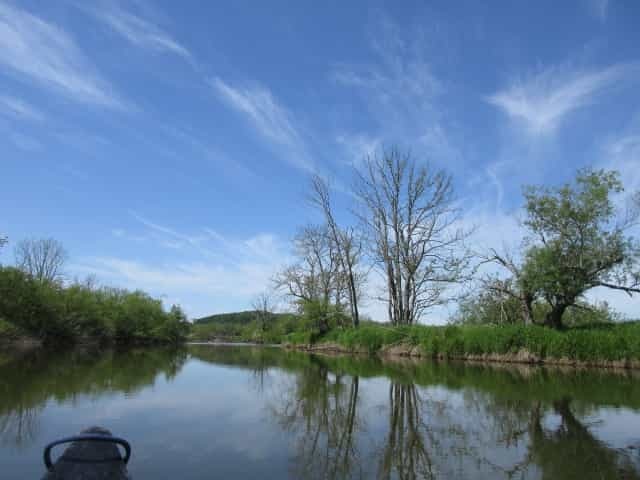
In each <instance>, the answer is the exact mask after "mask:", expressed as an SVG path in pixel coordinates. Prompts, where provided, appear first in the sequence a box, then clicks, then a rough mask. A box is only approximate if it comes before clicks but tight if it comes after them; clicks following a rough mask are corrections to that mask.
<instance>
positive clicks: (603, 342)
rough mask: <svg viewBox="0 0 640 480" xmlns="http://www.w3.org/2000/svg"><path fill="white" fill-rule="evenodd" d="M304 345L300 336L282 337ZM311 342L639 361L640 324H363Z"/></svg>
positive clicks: (434, 352)
mask: <svg viewBox="0 0 640 480" xmlns="http://www.w3.org/2000/svg"><path fill="white" fill-rule="evenodd" d="M287 340H288V341H290V342H291V343H308V340H310V339H308V338H302V337H301V336H297V337H290V338H288V339H287ZM315 342H333V343H337V344H339V345H342V346H344V347H346V348H347V349H366V350H367V351H369V352H371V353H375V352H378V351H379V350H380V349H382V348H383V347H386V346H391V345H399V344H403V345H410V346H413V347H418V348H419V349H420V350H421V351H422V353H423V354H424V355H426V356H433V357H436V356H438V357H447V358H454V357H464V356H469V355H478V356H480V355H507V354H517V353H518V352H521V351H523V350H526V351H527V352H529V353H531V354H533V355H536V356H537V357H539V358H540V359H545V358H554V359H561V358H566V359H569V360H578V361H585V362H589V361H620V360H640V322H627V323H620V324H608V325H593V326H584V327H580V328H573V329H569V330H565V331H557V330H553V329H550V328H545V327H540V326H524V325H502V326H453V325H449V326H443V327H436V326H423V325H415V326H407V327H391V326H383V325H376V326H374V325H368V326H365V327H361V328H359V329H351V328H346V329H334V330H332V331H330V332H328V333H327V334H326V335H323V336H321V337H320V338H317V339H315Z"/></svg>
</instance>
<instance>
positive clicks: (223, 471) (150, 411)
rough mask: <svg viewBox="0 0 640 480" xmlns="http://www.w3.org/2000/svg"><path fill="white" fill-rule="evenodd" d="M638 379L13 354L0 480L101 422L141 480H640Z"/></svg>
mask: <svg viewBox="0 0 640 480" xmlns="http://www.w3.org/2000/svg"><path fill="white" fill-rule="evenodd" d="M638 380H639V379H638V377H637V374H632V373H629V372H622V373H620V372H618V373H613V372H607V371H575V370H568V371H560V370H547V369H543V368H522V367H513V366H511V367H496V366H493V367H488V366H479V365H469V364H443V363H435V364H434V363H430V362H419V363H411V362H406V363H381V362H380V361H379V360H375V359H368V358H364V359H363V358H349V357H339V358H330V357H318V356H313V355H308V354H303V353H294V352H285V351H282V350H279V349H276V348H259V347H232V346H190V347H188V348H185V349H181V350H166V349H144V350H130V351H126V352H115V351H102V352H95V351H93V352H89V351H84V352H81V351H75V352H67V353H64V354H51V353H46V352H43V351H39V352H32V353H29V354H27V353H22V354H18V353H9V352H3V353H0V478H3V479H26V478H39V477H40V476H41V475H42V473H43V472H44V467H43V465H42V460H41V452H42V448H43V446H44V445H45V444H46V443H47V442H48V441H51V440H54V439H56V438H58V437H61V436H65V435H70V434H74V433H76V432H78V431H79V430H81V429H83V428H85V427H87V426H90V425H95V424H97V425H102V426H105V427H107V428H109V429H111V430H112V431H113V432H114V433H115V434H117V435H120V436H123V437H125V438H127V439H128V440H129V441H130V442H131V444H132V446H133V456H132V459H131V462H130V465H129V470H130V472H131V474H132V475H133V477H134V479H158V478H181V479H199V478H221V479H223V478H224V479H227V478H274V479H275V478H323V479H324V478H399V479H405V478H443V479H444V478H446V479H456V478H474V479H475V478H487V479H494V478H516V479H520V478H531V479H539V478H545V479H547V478H548V479H573V478H576V479H581V480H587V479H609V478H611V479H618V478H627V479H636V478H638V479H640V381H638Z"/></svg>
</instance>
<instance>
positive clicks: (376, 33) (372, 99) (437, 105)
mask: <svg viewBox="0 0 640 480" xmlns="http://www.w3.org/2000/svg"><path fill="white" fill-rule="evenodd" d="M369 33H370V42H369V45H370V48H371V51H372V52H373V53H374V60H373V61H370V60H369V61H367V62H366V63H362V62H354V61H342V62H337V63H334V65H333V66H332V68H331V70H330V72H329V79H330V80H331V81H332V82H333V83H335V84H336V85H340V86H343V87H348V88H350V89H352V90H353V91H354V92H355V93H356V94H357V97H356V98H358V97H359V98H360V100H361V101H362V103H363V104H364V106H365V108H366V109H367V110H368V112H369V114H370V116H371V119H372V120H373V121H374V122H375V124H377V128H376V131H375V132H374V133H371V131H369V132H368V133H366V134H364V133H359V134H355V135H354V134H344V133H343V134H341V135H339V136H338V138H339V139H340V138H342V139H350V140H349V141H346V142H345V141H340V140H339V143H341V144H342V146H343V147H344V148H345V150H346V153H347V154H350V153H351V152H352V151H353V150H354V146H355V147H357V146H358V144H360V146H363V147H365V148H368V147H369V146H372V145H373V144H372V143H371V142H368V143H369V145H366V142H364V143H363V142H362V141H361V140H362V139H364V138H370V139H376V140H375V142H376V143H377V145H376V147H377V148H379V147H380V145H382V144H386V143H390V144H395V143H398V142H400V143H401V144H406V145H411V146H413V148H414V153H416V154H417V155H419V156H421V157H422V156H424V157H426V158H430V159H433V160H435V161H437V162H441V163H442V164H447V165H451V164H452V163H455V162H456V161H457V160H458V159H459V154H458V149H457V148H456V146H455V144H454V142H453V140H452V139H451V136H450V131H449V129H448V128H447V125H448V121H447V118H446V114H445V112H444V110H445V109H444V108H442V105H441V102H442V101H443V99H444V96H445V95H446V93H447V85H446V83H445V82H444V81H443V80H441V79H440V78H439V77H438V75H436V73H435V68H434V66H433V62H432V59H433V58H437V56H436V55H434V52H436V44H438V43H439V42H440V40H439V38H436V37H438V35H439V34H438V35H437V34H434V33H433V32H431V31H428V30H426V29H425V28H423V27H422V26H416V27H414V28H400V26H399V25H397V24H396V23H395V22H394V21H393V20H392V19H391V18H390V17H389V16H388V15H386V14H385V13H383V12H377V14H375V15H373V16H372V20H371V22H370V26H369Z"/></svg>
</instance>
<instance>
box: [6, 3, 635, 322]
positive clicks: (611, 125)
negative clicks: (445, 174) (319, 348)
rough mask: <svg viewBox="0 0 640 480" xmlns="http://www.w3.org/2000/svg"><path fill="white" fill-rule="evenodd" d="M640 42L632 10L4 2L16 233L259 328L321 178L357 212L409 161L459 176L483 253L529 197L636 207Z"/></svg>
mask: <svg viewBox="0 0 640 480" xmlns="http://www.w3.org/2000/svg"><path fill="white" fill-rule="evenodd" d="M639 24H640V4H639V3H638V2H634V1H627V2H615V1H602V0H600V1H580V2H568V1H567V2H490V4H489V5H480V4H479V2H415V3H412V2H373V1H372V2H363V3H359V2H355V1H354V2H324V3H322V2H275V1H273V2H248V1H247V2H228V3H227V4H223V3H222V2H195V1H194V2H172V1H163V2H150V1H149V2H146V1H141V0H136V1H132V2H111V1H105V2H99V1H96V2H80V1H78V2H75V1H62V0H61V1H58V2H39V1H21V2H4V1H2V0H0V168H1V170H0V175H1V178H2V182H1V185H2V188H1V189H0V205H1V207H0V208H1V211H2V215H0V232H4V233H6V234H7V235H9V238H10V241H11V242H15V241H17V240H19V239H21V238H24V237H42V236H47V237H48V236H52V237H55V238H57V239H59V240H61V241H62V242H63V243H64V244H65V246H66V247H67V249H68V251H69V254H70V262H69V265H68V268H67V273H68V274H69V276H75V275H77V276H80V277H82V276H85V275H87V274H95V275H96V276H97V278H98V279H99V280H100V281H101V282H102V283H105V284H110V285H118V286H125V287H128V288H142V289H144V290H147V291H149V292H151V293H152V294H154V295H162V296H163V298H164V299H165V301H166V302H167V303H172V302H177V303H180V304H181V305H183V307H184V308H185V309H186V310H187V312H188V313H189V314H190V315H192V316H199V315H203V314H206V313H210V312H222V311H230V310H237V309H244V308H247V307H249V303H250V299H251V297H252V296H254V295H255V294H256V293H257V292H260V291H261V290H263V289H264V288H265V287H266V286H267V285H268V284H269V279H270V278H271V276H272V275H273V273H274V272H275V270H276V269H277V268H278V267H279V266H280V265H282V264H283V263H284V262H286V261H287V260H288V256H289V254H290V248H289V241H290V239H291V237H292V235H293V234H294V233H295V230H296V227H297V226H299V225H301V224H304V223H306V222H309V221H317V220H318V217H317V215H316V214H315V213H314V212H313V211H312V209H311V208H310V207H309V205H308V204H307V203H306V202H305V189H306V187H307V184H308V177H309V175H310V174H311V173H314V172H317V173H320V174H322V175H325V176H327V177H330V178H332V179H334V181H333V183H334V185H336V186H337V187H338V191H337V193H336V201H337V202H338V205H339V207H347V206H348V205H349V203H350V201H351V198H350V197H349V196H348V195H345V194H343V193H341V192H340V190H341V188H342V187H345V189H346V186H347V185H348V183H349V174H350V171H351V169H352V166H353V165H357V164H358V162H359V161H360V160H361V159H362V157H363V156H364V155H365V154H367V153H370V152H372V151H375V150H376V149H379V148H380V147H382V146H389V145H392V144H396V145H399V146H401V147H403V148H410V149H411V150H412V152H413V153H414V155H415V156H416V157H417V158H420V160H421V161H429V162H430V163H431V164H433V165H435V166H437V167H442V168H446V169H447V170H448V171H450V172H451V173H452V174H453V175H454V177H455V182H456V187H457V192H458V196H459V199H460V204H461V206H462V207H463V209H464V211H465V221H467V222H469V225H472V224H473V225H477V226H478V231H477V233H476V235H475V237H474V242H475V243H476V244H477V245H478V246H495V245H498V246H499V245H500V244H502V243H507V244H514V243H516V242H517V240H518V238H519V236H520V235H521V232H520V230H519V228H518V223H517V216H518V209H519V207H520V206H521V196H520V192H521V185H522V184H525V183H542V182H545V183H549V184H557V183H559V182H563V181H566V180H568V179H570V178H571V176H572V175H573V173H574V172H575V170H576V168H579V167H581V166H586V165H593V166H596V167H604V168H617V169H619V170H621V171H622V173H623V178H624V181H625V183H626V186H627V187H628V188H629V189H633V188H639V187H640V95H639V94H638V91H639V87H640V49H639V47H638V46H639V45H640V28H638V25H639ZM345 210H346V208H345ZM343 220H347V219H346V218H343ZM0 261H2V262H3V263H10V262H11V261H12V255H11V244H10V245H9V247H8V248H5V249H4V251H3V253H2V254H1V256H0ZM373 283H374V284H375V280H374V281H373ZM595 296H596V297H597V298H600V299H605V298H606V299H609V300H610V301H612V302H613V303H614V305H616V306H617V307H618V308H620V309H621V310H622V311H623V312H626V313H627V314H631V315H638V314H640V305H639V300H637V299H634V300H627V299H625V298H624V296H623V295H622V294H619V295H615V294H608V293H607V294H605V293H602V292H596V294H595ZM368 309H369V311H370V312H371V313H372V314H373V315H374V316H378V314H379V312H382V310H381V309H379V308H378V306H377V305H375V304H373V303H372V302H371V304H370V305H369V306H368ZM442 318H443V317H442V316H438V315H435V316H434V317H433V318H430V319H427V321H430V320H431V321H441V320H442Z"/></svg>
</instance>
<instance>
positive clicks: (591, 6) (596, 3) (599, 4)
mask: <svg viewBox="0 0 640 480" xmlns="http://www.w3.org/2000/svg"><path fill="white" fill-rule="evenodd" d="M585 1H586V4H587V10H588V11H589V14H591V15H592V16H593V17H595V18H596V19H597V20H600V21H601V22H604V21H605V20H606V19H607V10H608V9H609V0H585Z"/></svg>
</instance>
